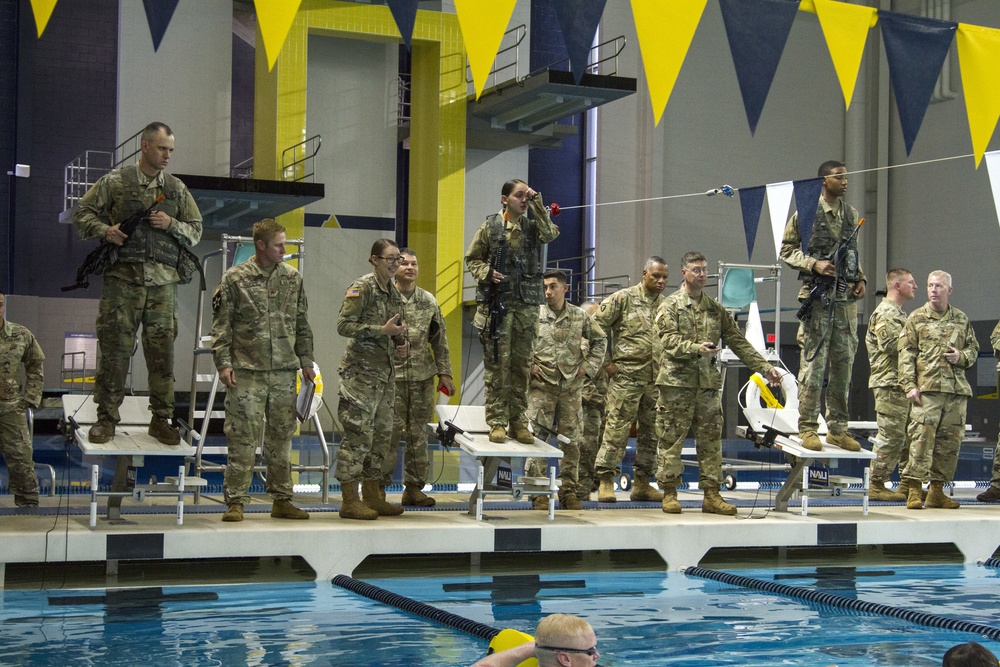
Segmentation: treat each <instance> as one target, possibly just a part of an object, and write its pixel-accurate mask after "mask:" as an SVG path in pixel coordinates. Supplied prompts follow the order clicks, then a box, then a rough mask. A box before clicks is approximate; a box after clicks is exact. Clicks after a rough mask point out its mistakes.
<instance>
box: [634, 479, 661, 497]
mask: <svg viewBox="0 0 1000 667" xmlns="http://www.w3.org/2000/svg"><path fill="white" fill-rule="evenodd" d="M629 500H631V501H632V502H634V503H641V502H649V503H658V502H660V501H662V500H663V494H662V493H660V492H659V491H657V490H656V489H654V488H653V487H652V486H650V484H649V480H648V479H639V478H636V480H635V485H634V486H633V487H632V493H631V494H629Z"/></svg>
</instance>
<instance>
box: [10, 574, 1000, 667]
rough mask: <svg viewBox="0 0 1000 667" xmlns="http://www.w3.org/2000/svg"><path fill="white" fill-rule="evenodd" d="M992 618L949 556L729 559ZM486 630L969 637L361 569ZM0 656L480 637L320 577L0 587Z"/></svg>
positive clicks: (438, 642)
mask: <svg viewBox="0 0 1000 667" xmlns="http://www.w3.org/2000/svg"><path fill="white" fill-rule="evenodd" d="M740 574H742V575H746V576H752V577H757V578H760V579H766V580H769V581H778V582H779V583H783V584H787V585H793V586H803V587H808V588H811V589H814V590H821V591H824V592H827V593H832V594H835V595H840V596H844V597H856V598H859V599H862V600H870V601H873V602H879V603H882V604H888V605H893V606H899V607H905V608H910V609H917V610H919V611H924V612H930V613H936V614H939V615H943V616H949V617H953V618H958V619H962V620H968V621H974V622H977V623H981V624H984V625H990V626H994V627H1000V612H998V611H997V606H998V605H997V600H1000V571H997V570H994V569H990V568H985V567H978V566H962V565H934V566H871V567H859V568H853V567H836V568H834V567H831V568H785V569H780V570H777V569H767V570H763V569H761V570H740ZM366 581H368V582H369V583H371V584H374V585H376V586H380V587H382V588H386V589H388V590H391V591H393V592H395V593H399V594H401V595H405V596H407V597H410V598H413V599H415V600H418V601H421V602H425V603H427V604H431V605H434V606H436V607H439V608H442V609H444V610H446V611H449V612H452V613H454V614H458V615H461V616H463V617H466V618H469V619H472V620H474V621H478V622H480V623H485V624H487V625H491V626H493V627H497V628H505V627H512V628H516V629H518V630H523V631H525V632H529V633H530V632H531V631H532V630H533V628H534V626H535V624H536V623H537V621H538V619H540V618H541V617H543V616H545V615H548V614H550V613H554V612H564V613H574V614H578V615H580V616H582V617H584V618H586V619H587V620H588V621H590V623H591V624H592V625H593V626H594V628H595V630H596V632H597V636H598V638H599V642H600V644H599V647H600V649H601V654H602V655H601V660H600V663H601V664H602V665H605V666H614V665H644V666H652V667H658V666H661V665H671V666H687V665H691V666H694V665H698V666H702V667H703V666H714V665H747V666H751V667H755V666H758V665H760V666H763V665H769V666H773V665H791V666H796V665H802V666H805V665H809V666H817V665H818V666H824V665H838V666H839V667H853V666H861V665H865V666H869V665H879V666H884V665H927V666H930V665H940V664H941V656H942V655H943V653H944V651H945V650H947V649H948V648H949V647H950V646H953V645H954V644H957V643H961V642H966V641H970V640H975V641H979V642H980V643H982V644H984V645H985V646H986V647H987V648H989V649H990V650H992V651H993V652H994V653H998V652H1000V644H998V643H997V642H993V641H990V640H987V639H984V638H982V637H979V636H975V635H971V634H968V633H962V632H954V631H945V630H938V629H935V628H929V627H924V626H920V625H915V624H913V623H909V622H906V621H902V620H896V619H892V618H888V617H883V616H875V615H870V614H862V613H858V612H852V611H848V610H844V609H839V608H834V607H828V606H824V605H817V604H812V603H808V602H804V601H801V600H797V599H793V598H788V597H782V596H779V595H774V594H767V593H760V592H755V591H749V590H747V589H744V588H740V587H736V586H732V585H728V584H722V583H717V582H714V581H708V580H704V579H698V578H693V577H688V576H686V575H684V574H681V573H676V572H671V573H664V572H626V573H614V572H603V573H568V574H544V575H513V576H507V575H504V576H467V575H456V576H444V577H433V578H394V579H372V578H369V579H366ZM0 646H2V647H3V650H2V652H0V664H2V665H7V664H15V665H25V666H40V665H59V666H60V667H65V666H66V665H70V664H72V665H74V666H77V665H184V666H189V665H351V666H353V667H368V666H375V665H379V666H383V665H385V666H391V665H438V666H449V665H468V664H470V663H472V662H474V661H475V660H477V659H478V658H479V657H481V656H482V655H483V654H484V652H485V648H486V645H485V643H484V642H483V641H481V640H479V639H475V638H473V637H470V636H468V635H465V634H463V633H461V632H458V631H456V630H452V629H449V628H445V627H442V626H438V625H436V624H434V623H432V622H430V621H425V620H423V619H419V618H416V617H413V616H410V615H408V614H406V613H404V612H401V611H397V610H395V609H393V608H391V607H388V606H386V605H383V604H381V603H378V602H374V601H371V600H367V599H365V598H361V597H358V596H356V595H355V594H353V593H349V592H347V591H345V590H342V589H340V588H338V587H336V586H333V585H332V584H330V583H329V582H316V583H280V584H247V585H228V586H227V585H222V586H219V585H212V584H205V585H199V586H174V587H164V588H143V589H125V590H118V591H114V590H108V591H105V590H103V589H99V590H74V591H68V590H49V591H4V592H2V593H0Z"/></svg>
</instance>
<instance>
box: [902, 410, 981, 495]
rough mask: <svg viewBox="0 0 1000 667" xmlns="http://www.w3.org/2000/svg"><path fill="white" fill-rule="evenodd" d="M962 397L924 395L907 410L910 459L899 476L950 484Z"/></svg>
mask: <svg viewBox="0 0 1000 667" xmlns="http://www.w3.org/2000/svg"><path fill="white" fill-rule="evenodd" d="M966 402H967V397H966V396H959V395H957V394H945V393H940V392H928V393H925V394H921V395H920V405H914V406H913V407H911V408H910V423H909V426H908V428H907V430H908V434H909V436H910V460H909V461H908V462H907V464H906V467H905V468H904V469H903V472H902V476H903V477H906V478H909V479H918V480H921V481H923V480H930V481H931V482H950V481H952V479H953V478H954V476H955V468H956V467H958V451H959V448H961V446H962V436H963V435H965V406H966Z"/></svg>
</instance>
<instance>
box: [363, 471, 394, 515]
mask: <svg viewBox="0 0 1000 667" xmlns="http://www.w3.org/2000/svg"><path fill="white" fill-rule="evenodd" d="M361 497H362V498H363V499H364V504H365V505H367V506H368V507H369V508H370V509H373V510H375V512H377V513H378V515H379V516H399V515H400V514H402V513H403V508H402V507H400V506H399V505H390V504H389V503H387V502H386V501H384V500H382V496H380V495H379V492H378V480H377V479H366V480H362V482H361Z"/></svg>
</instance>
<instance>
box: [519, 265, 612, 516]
mask: <svg viewBox="0 0 1000 667" xmlns="http://www.w3.org/2000/svg"><path fill="white" fill-rule="evenodd" d="M542 278H543V280H544V285H545V303H544V304H543V305H541V306H539V307H538V329H537V336H536V338H535V351H534V354H533V356H532V364H531V392H530V394H529V395H528V418H529V419H530V420H531V422H532V425H533V426H534V427H535V430H536V431H537V432H538V434H539V435H538V437H540V438H543V439H546V440H547V439H548V437H549V432H548V429H551V428H552V425H553V422H554V423H555V425H556V428H557V430H558V432H559V433H560V434H561V435H563V436H565V437H566V438H567V439H568V440H569V443H568V444H567V443H564V442H562V441H560V443H559V446H560V448H562V450H563V458H562V460H561V461H560V462H559V479H560V480H561V481H562V485H561V487H560V489H559V504H560V506H562V508H563V509H569V510H581V509H583V505H581V504H580V500H579V498H578V497H577V493H578V491H577V484H576V483H577V479H578V475H579V472H578V466H579V463H580V410H581V405H582V392H583V383H584V378H586V377H594V376H595V375H597V374H598V373H599V372H600V371H601V367H602V364H603V362H604V352H605V350H606V349H607V345H608V343H607V339H606V338H605V336H604V332H603V331H602V330H601V328H600V327H599V326H598V325H597V324H595V323H594V322H593V321H592V320H591V319H590V315H588V314H587V313H586V312H584V311H583V309H582V308H578V307H577V306H574V305H573V304H571V303H566V292H567V290H568V289H569V285H567V284H566V274H565V273H563V272H562V271H558V270H555V271H546V272H545V274H544V275H543V276H542ZM546 465H547V461H546V460H545V459H543V458H531V459H528V461H527V464H526V465H525V473H526V474H527V475H529V476H531V477H546V476H547V471H546ZM586 492H587V493H589V492H590V489H589V487H588V489H587V491H586ZM532 502H533V503H534V506H535V509H548V500H547V499H546V498H545V496H537V497H535V498H532Z"/></svg>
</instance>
